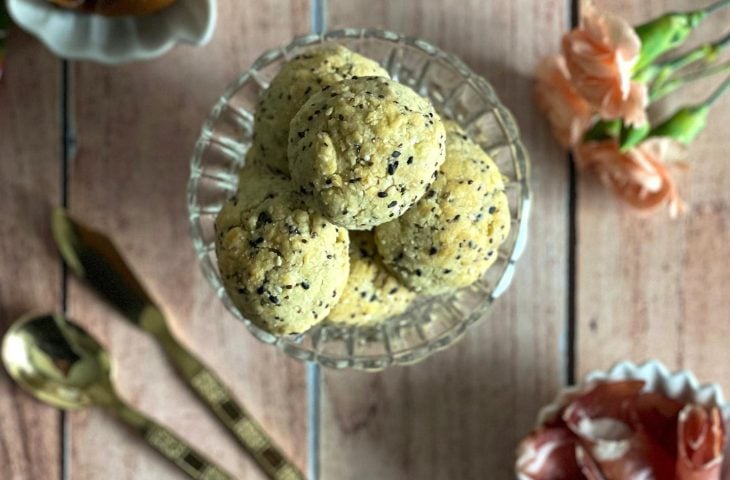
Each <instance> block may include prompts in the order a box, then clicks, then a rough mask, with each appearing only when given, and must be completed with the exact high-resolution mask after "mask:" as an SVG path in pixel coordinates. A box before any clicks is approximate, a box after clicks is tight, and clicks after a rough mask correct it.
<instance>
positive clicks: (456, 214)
mask: <svg viewBox="0 0 730 480" xmlns="http://www.w3.org/2000/svg"><path fill="white" fill-rule="evenodd" d="M509 229H510V213H509V208H508V204H507V196H506V195H505V193H504V182H503V179H502V175H501V173H500V172H499V170H498V169H497V166H496V165H495V164H494V162H493V161H492V159H491V158H490V157H489V156H488V155H487V154H486V153H485V152H484V151H483V150H482V149H481V148H480V147H479V145H477V144H476V143H474V142H472V141H471V140H470V139H469V138H468V137H467V136H466V135H465V134H464V132H463V131H461V129H460V128H459V127H458V125H456V124H455V123H453V122H447V135H446V162H444V164H443V165H442V166H441V169H440V170H439V174H438V178H437V179H436V181H435V182H433V184H432V185H431V187H430V188H429V190H428V191H427V192H426V194H425V195H424V196H423V198H422V199H421V200H420V201H419V202H418V203H417V204H416V205H415V206H414V207H413V208H412V209H410V210H408V212H406V213H405V215H403V216H402V217H400V218H397V219H395V220H393V221H391V222H388V223H385V224H383V225H380V226H379V227H377V228H376V229H375V241H376V244H377V247H378V251H379V252H380V255H381V256H382V257H383V262H384V263H385V265H386V266H387V267H388V268H389V269H390V270H391V271H392V272H393V273H394V274H396V275H397V276H398V277H399V279H400V280H401V281H402V282H403V283H404V284H406V285H407V286H409V287H411V288H412V289H414V290H416V291H418V292H422V293H425V294H439V293H444V292H447V291H450V290H453V289H456V288H460V287H464V286H467V285H470V284H472V283H474V282H475V281H476V280H477V279H479V278H480V277H481V276H482V275H483V274H484V272H485V271H486V270H487V269H488V268H489V267H490V266H491V265H492V263H494V261H495V259H496V258H497V248H498V247H499V245H500V244H501V243H502V242H504V240H505V238H506V237H507V235H508V233H509Z"/></svg>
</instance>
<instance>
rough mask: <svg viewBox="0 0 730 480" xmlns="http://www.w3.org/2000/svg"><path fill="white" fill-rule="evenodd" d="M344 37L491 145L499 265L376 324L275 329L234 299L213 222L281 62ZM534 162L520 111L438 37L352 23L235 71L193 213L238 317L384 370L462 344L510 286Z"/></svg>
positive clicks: (316, 351)
mask: <svg viewBox="0 0 730 480" xmlns="http://www.w3.org/2000/svg"><path fill="white" fill-rule="evenodd" d="M331 44H339V45H343V46H345V47H347V48H349V49H350V50H354V51H356V52H360V53H361V54H363V55H365V56H367V57H370V58H372V59H373V60H376V61H377V62H379V63H380V64H381V65H382V66H383V67H385V68H386V70H388V72H389V73H390V75H391V77H392V78H393V79H395V80H398V81H400V82H401V83H403V84H405V85H408V86H410V87H411V88H413V89H414V90H415V91H416V92H418V93H420V94H421V95H423V96H426V97H428V98H429V99H430V100H431V101H432V102H433V104H434V105H435V106H436V108H437V109H438V110H439V111H441V112H443V113H444V114H445V115H446V116H448V117H450V118H452V119H454V120H455V121H456V122H458V123H459V124H460V125H461V126H462V127H463V128H464V129H465V130H466V131H467V132H468V133H469V134H470V135H471V137H472V138H473V139H474V140H475V141H476V142H478V143H479V144H480V146H481V147H482V148H483V149H484V150H485V151H486V152H488V153H489V154H490V155H491V157H492V158H493V159H494V161H495V162H496V163H497V166H498V167H499V169H500V171H501V172H502V174H503V175H504V176H505V177H506V178H507V181H506V188H505V192H506V194H507V198H508V201H509V209H510V212H511V215H512V225H511V229H510V234H509V236H508V238H507V240H506V241H505V242H504V243H503V244H502V245H501V246H500V248H499V252H498V253H499V255H498V257H497V260H496V262H495V263H494V265H492V267H491V268H490V269H489V270H488V271H487V273H486V274H485V275H484V277H483V278H482V279H480V280H479V281H478V282H477V283H475V284H474V285H471V286H469V287H466V288H463V289H460V290H458V291H457V292H454V293H453V294H450V295H442V296H439V297H434V298H428V299H421V300H419V301H417V302H415V303H414V304H413V305H412V306H411V308H410V309H409V310H408V311H407V312H405V313H404V314H402V315H399V316H397V317H393V318H390V319H388V320H386V321H385V322H384V323H383V324H381V325H378V326H374V327H354V326H339V325H327V324H323V325H319V326H316V327H314V328H312V329H310V330H309V331H308V332H306V333H304V334H302V335H297V336H281V337H279V336H275V335H272V334H270V333H268V332H266V331H264V330H262V329H260V328H258V327H256V325H254V324H253V323H251V322H250V321H249V320H247V319H246V318H245V317H244V316H243V315H241V312H239V311H238V309H236V307H235V306H233V303H232V302H231V299H230V298H229V297H228V295H227V294H226V291H225V288H223V282H222V280H221V276H220V272H219V271H218V266H217V265H218V262H217V260H216V257H215V232H214V230H213V224H214V222H215V217H216V215H217V214H218V212H219V211H220V209H221V207H222V205H223V203H224V202H225V201H226V199H228V198H229V197H230V196H231V195H232V194H233V193H235V191H236V188H237V183H238V176H237V173H236V172H237V171H238V169H239V168H241V167H242V166H243V164H244V161H245V160H244V159H245V156H246V151H247V150H248V148H249V147H250V145H251V137H252V133H253V112H254V109H255V106H256V103H257V101H258V98H259V96H260V95H261V93H262V92H263V91H264V90H265V89H266V88H267V87H268V85H269V81H271V79H272V78H273V77H274V75H276V73H277V72H278V71H279V69H280V68H281V66H282V65H283V64H284V63H285V62H286V61H287V60H289V59H291V58H293V57H295V56H296V55H299V54H301V53H303V52H306V51H307V50H310V49H312V48H317V47H321V46H323V45H331ZM530 202H531V199H530V187H529V159H528V157H527V153H526V152H525V149H524V147H523V146H522V142H521V141H520V137H519V132H518V129H517V125H516V124H515V120H514V118H513V117H512V114H510V112H509V111H508V110H507V109H506V108H505V107H504V105H502V103H501V102H500V101H499V99H498V98H497V95H496V94H495V92H494V90H493V89H492V87H491V86H490V85H489V83H488V82H487V81H486V80H484V79H483V78H481V77H480V76H478V75H476V74H475V73H474V72H472V71H471V70H470V69H469V67H467V66H466V65H464V63H463V62H462V61H461V60H459V59H458V58H456V57H454V56H453V55H450V54H448V53H446V52H443V51H441V50H439V49H438V48H436V47H435V46H433V45H431V44H430V43H428V42H426V41H424V40H420V39H416V38H411V37H406V36H403V35H400V34H397V33H394V32H387V31H382V30H374V29H362V30H361V29H346V30H338V31H334V32H329V33H326V34H324V35H308V36H305V37H300V38H297V39H295V40H294V41H293V42H291V43H290V44H289V45H287V46H285V47H283V48H277V49H274V50H270V51H268V52H265V53H264V54H263V55H261V57H259V58H258V59H257V60H256V61H255V62H254V63H253V65H252V66H251V67H250V68H249V69H248V70H246V71H245V72H243V73H242V74H241V75H240V76H239V77H238V78H236V79H235V80H234V81H233V82H232V83H231V84H230V85H229V87H228V89H227V90H226V92H225V93H224V94H223V96H222V97H221V98H220V99H219V100H218V102H217V103H216V105H215V106H214V107H213V110H212V112H211V114H210V116H209V117H208V119H207V120H206V121H205V123H204V125H203V128H202V131H201V134H200V137H199V138H198V142H197V144H196V146H195V152H194V154H193V158H192V161H191V165H190V181H189V184H188V213H189V219H190V225H191V232H192V237H193V246H194V248H195V251H196V253H197V257H198V261H199V263H200V266H201V268H202V270H203V274H204V275H205V278H206V279H207V280H208V282H209V283H210V285H211V286H212V287H213V290H214V291H215V292H216V293H217V294H218V296H219V297H220V298H221V300H222V301H223V303H224V304H225V305H226V307H228V309H229V310H230V311H231V313H233V315H234V316H236V318H238V319H240V320H241V321H243V322H244V324H245V325H246V327H247V328H248V329H249V330H250V331H251V333H252V334H253V335H254V336H255V337H256V338H258V339H259V340H261V341H262V342H265V343H268V344H272V345H275V346H276V347H278V348H280V349H281V350H283V351H284V352H286V353H287V354H289V355H291V356H292V357H294V358H297V359H299V360H303V361H313V362H317V363H319V364H322V365H324V366H327V367H332V368H359V369H365V370H380V369H383V368H385V367H387V366H389V365H393V364H409V363H414V362H417V361H419V360H422V359H424V358H426V357H427V356H429V355H431V354H432V353H433V352H436V351H438V350H441V349H443V348H446V347H448V346H449V345H451V344H453V343H454V342H455V341H456V340H458V339H459V338H460V337H461V336H462V335H463V334H464V332H465V331H466V329H467V328H468V327H469V326H470V325H473V324H474V323H475V322H476V321H478V320H480V319H483V318H485V317H486V316H487V312H488V311H489V307H490V306H491V305H492V302H493V301H494V300H496V299H497V298H498V297H499V296H500V295H502V293H504V292H505V290H506V289H507V287H508V286H509V284H510V282H511V280H512V275H513V274H514V271H515V265H516V262H517V260H518V259H519V257H520V255H521V254H522V252H523V251H524V247H525V244H526V241H527V220H528V217H529V211H530Z"/></svg>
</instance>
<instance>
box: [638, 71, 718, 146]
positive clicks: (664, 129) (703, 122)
mask: <svg viewBox="0 0 730 480" xmlns="http://www.w3.org/2000/svg"><path fill="white" fill-rule="evenodd" d="M728 90H730V76H729V77H727V78H726V79H725V81H724V82H722V83H721V84H720V86H719V87H717V89H715V91H714V92H712V94H710V96H709V97H707V99H706V100H705V101H704V102H702V103H700V104H698V105H692V106H687V107H683V108H680V109H679V110H677V111H676V112H675V113H674V115H672V116H671V117H669V118H668V119H667V120H665V121H664V122H662V123H661V124H659V125H658V126H657V127H655V128H654V129H653V130H652V131H651V133H650V135H651V136H663V137H671V138H673V139H675V140H677V141H679V142H681V143H683V144H685V145H689V144H690V143H692V141H693V140H694V139H695V138H697V135H699V134H700V132H702V130H704V129H705V127H706V126H707V117H708V115H709V113H710V107H711V106H712V105H713V104H714V103H715V102H717V100H718V99H719V98H720V97H722V96H723V95H724V94H725V93H727V92H728Z"/></svg>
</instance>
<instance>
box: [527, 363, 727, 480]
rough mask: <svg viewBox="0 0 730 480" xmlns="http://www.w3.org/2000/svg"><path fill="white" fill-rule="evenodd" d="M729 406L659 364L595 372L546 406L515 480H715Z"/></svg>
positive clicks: (713, 391)
mask: <svg viewBox="0 0 730 480" xmlns="http://www.w3.org/2000/svg"><path fill="white" fill-rule="evenodd" d="M728 413H729V409H728V405H727V404H726V402H725V400H724V398H723V395H722V392H721V390H720V388H719V387H718V386H717V385H712V384H709V385H700V384H699V383H698V382H697V379H696V378H695V376H694V375H693V374H691V373H689V372H687V371H680V372H674V373H670V372H669V371H668V370H667V369H666V367H664V366H663V365H662V364H661V363H659V362H657V361H650V362H647V363H644V364H642V365H635V364H633V363H631V362H621V363H619V364H617V365H616V366H615V367H613V368H612V369H611V370H610V371H609V372H593V373H592V374H590V375H588V377H587V378H586V381H585V382H584V383H583V384H581V385H578V386H577V387H572V388H568V389H566V390H564V391H563V392H561V394H560V395H559V397H558V399H557V400H556V401H555V402H554V403H553V404H551V405H548V406H547V407H545V408H544V409H543V410H542V412H541V414H540V420H539V424H538V427H537V428H536V429H535V431H533V432H532V433H531V434H530V435H529V436H527V437H526V438H525V439H524V440H523V441H522V443H521V444H520V446H519V448H518V452H517V464H516V471H517V476H518V478H519V479H520V480H562V479H571V480H594V479H606V480H645V479H656V480H665V479H666V480H720V478H721V475H722V470H723V460H724V450H725V436H726V422H727V420H728Z"/></svg>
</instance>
